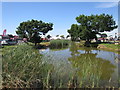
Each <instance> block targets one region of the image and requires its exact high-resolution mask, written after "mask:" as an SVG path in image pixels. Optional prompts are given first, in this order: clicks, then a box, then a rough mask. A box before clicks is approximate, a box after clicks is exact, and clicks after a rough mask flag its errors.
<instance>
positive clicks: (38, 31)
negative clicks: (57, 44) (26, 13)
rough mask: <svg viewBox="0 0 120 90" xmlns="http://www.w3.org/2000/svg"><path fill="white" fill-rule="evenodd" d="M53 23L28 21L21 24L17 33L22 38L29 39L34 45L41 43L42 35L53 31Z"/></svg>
mask: <svg viewBox="0 0 120 90" xmlns="http://www.w3.org/2000/svg"><path fill="white" fill-rule="evenodd" d="M52 27H53V24H52V23H45V22H43V21H41V20H40V21H38V20H33V19H32V20H28V21H26V22H22V23H20V25H19V26H18V27H17V31H16V33H17V34H18V35H19V36H20V37H22V38H27V39H28V41H30V42H32V43H35V45H36V43H39V42H41V40H40V38H41V36H40V35H45V34H46V33H47V32H48V31H50V30H52V29H53V28H52Z"/></svg>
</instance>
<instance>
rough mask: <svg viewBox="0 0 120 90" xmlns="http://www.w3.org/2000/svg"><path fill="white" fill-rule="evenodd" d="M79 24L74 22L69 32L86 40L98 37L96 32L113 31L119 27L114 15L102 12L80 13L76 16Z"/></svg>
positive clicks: (74, 36)
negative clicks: (88, 14)
mask: <svg viewBox="0 0 120 90" xmlns="http://www.w3.org/2000/svg"><path fill="white" fill-rule="evenodd" d="M76 20H77V22H78V23H79V25H77V24H72V25H71V29H70V30H68V33H69V34H70V35H71V38H78V37H79V38H80V39H83V40H86V42H89V43H90V42H91V39H94V38H95V39H97V37H96V34H100V33H101V32H104V31H109V32H110V31H112V30H114V29H115V28H117V25H116V23H115V21H114V20H113V17H112V16H110V15H108V14H107V15H105V14H100V15H91V16H85V15H80V16H78V17H76Z"/></svg>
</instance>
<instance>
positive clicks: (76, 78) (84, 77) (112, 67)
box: [40, 43, 120, 87]
mask: <svg viewBox="0 0 120 90" xmlns="http://www.w3.org/2000/svg"><path fill="white" fill-rule="evenodd" d="M40 53H41V54H43V61H45V62H47V63H49V64H52V65H53V66H54V72H53V73H52V80H53V81H54V84H55V85H56V86H57V85H58V84H59V82H60V81H61V83H62V85H63V87H67V86H68V82H69V83H70V82H71V83H75V84H74V86H75V85H76V87H86V86H88V87H89V86H90V87H91V86H95V87H109V86H111V87H118V66H119V65H118V64H119V63H120V62H119V61H120V60H119V55H118V54H116V53H114V52H110V51H104V50H99V49H97V48H87V47H78V46H77V45H76V44H75V43H71V45H70V46H69V47H68V48H63V49H50V48H47V49H45V50H40ZM55 85H54V86H55Z"/></svg>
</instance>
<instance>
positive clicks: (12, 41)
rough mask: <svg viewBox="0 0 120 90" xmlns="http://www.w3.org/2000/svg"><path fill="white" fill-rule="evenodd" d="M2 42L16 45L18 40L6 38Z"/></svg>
mask: <svg viewBox="0 0 120 90" xmlns="http://www.w3.org/2000/svg"><path fill="white" fill-rule="evenodd" d="M1 44H2V45H15V44H17V42H16V41H15V40H12V39H6V40H3V41H1Z"/></svg>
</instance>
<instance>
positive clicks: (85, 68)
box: [68, 45, 115, 86]
mask: <svg viewBox="0 0 120 90" xmlns="http://www.w3.org/2000/svg"><path fill="white" fill-rule="evenodd" d="M74 47H75V45H74ZM75 48H76V47H75ZM70 51H71V56H72V57H70V58H68V60H69V61H70V62H71V63H72V65H73V67H75V68H76V69H77V72H76V75H79V76H80V77H78V80H79V79H80V81H82V84H89V85H95V86H96V85H97V86H98V83H99V81H103V80H105V81H109V79H110V78H111V76H112V73H113V72H114V69H115V66H114V65H113V64H112V63H111V62H110V61H108V60H105V59H102V58H96V55H97V53H96V54H93V53H91V50H89V49H87V50H86V51H85V53H84V54H80V53H79V52H78V51H77V49H75V50H74V48H73V47H72V46H71V49H70ZM77 53H79V54H77ZM75 54H77V55H75Z"/></svg>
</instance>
